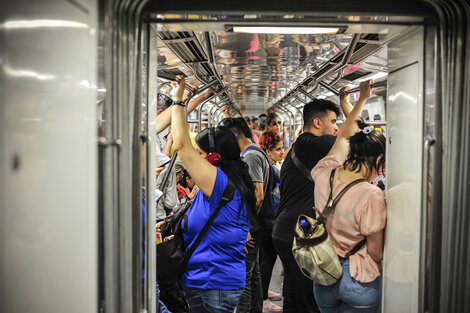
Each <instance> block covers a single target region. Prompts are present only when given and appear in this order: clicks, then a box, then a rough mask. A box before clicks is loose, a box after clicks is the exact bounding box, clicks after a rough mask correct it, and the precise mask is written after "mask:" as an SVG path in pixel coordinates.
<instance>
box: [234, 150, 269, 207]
mask: <svg viewBox="0 0 470 313" xmlns="http://www.w3.org/2000/svg"><path fill="white" fill-rule="evenodd" d="M253 150H255V151H259V152H261V153H262V154H263V155H264V158H265V159H266V162H268V184H266V186H263V192H264V198H263V201H264V199H265V198H266V195H267V190H268V186H267V185H269V180H270V177H271V175H272V177H273V181H274V173H272V169H271V165H272V163H271V160H270V159H269V157H268V155H267V154H266V151H264V150H263V149H261V148H260V147H258V146H251V145H250V146H248V147H246V148H245V150H243V152H242V156H245V155H246V154H247V152H248V151H253ZM273 166H274V165H273ZM263 185H264V182H263Z"/></svg>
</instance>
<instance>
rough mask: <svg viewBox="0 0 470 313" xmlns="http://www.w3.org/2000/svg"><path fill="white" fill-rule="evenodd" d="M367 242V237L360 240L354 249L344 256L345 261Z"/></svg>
mask: <svg viewBox="0 0 470 313" xmlns="http://www.w3.org/2000/svg"><path fill="white" fill-rule="evenodd" d="M366 242H367V237H364V239H362V240H361V241H360V242H359V243H358V244H357V245H355V246H354V248H352V249H351V251H349V252H348V253H346V254H345V255H344V257H343V258H344V259H347V258H349V257H350V256H351V255H353V254H354V253H356V252H357V251H359V249H361V248H362V246H363V245H364V244H365V243H366Z"/></svg>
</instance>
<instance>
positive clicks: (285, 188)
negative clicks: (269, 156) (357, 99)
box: [273, 99, 340, 313]
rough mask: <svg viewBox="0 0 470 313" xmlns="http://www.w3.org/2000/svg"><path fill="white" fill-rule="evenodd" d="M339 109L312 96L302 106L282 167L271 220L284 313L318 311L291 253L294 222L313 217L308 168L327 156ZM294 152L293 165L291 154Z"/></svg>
mask: <svg viewBox="0 0 470 313" xmlns="http://www.w3.org/2000/svg"><path fill="white" fill-rule="evenodd" d="M339 113H340V111H339V108H338V106H337V105H335V104H334V103H333V102H331V101H328V100H321V99H315V100H313V101H311V102H309V103H307V104H306V105H305V107H304V112H303V119H304V132H303V133H302V134H301V135H300V136H299V138H298V139H297V140H296V142H295V143H294V145H293V146H292V148H291V149H290V151H289V153H288V154H287V156H286V158H285V160H284V164H283V165H282V169H281V203H280V204H279V208H278V211H277V218H276V219H275V222H274V228H273V239H274V246H275V247H276V251H277V253H278V255H279V257H280V259H281V261H282V264H283V266H284V302H283V309H284V312H285V313H291V312H298V313H310V312H318V307H317V304H316V302H315V297H314V295H313V282H312V281H311V280H310V279H308V278H307V277H305V276H304V275H303V274H302V273H301V271H300V269H299V267H298V265H297V263H296V261H295V259H294V256H293V255H292V241H293V239H294V229H295V222H296V221H297V217H298V216H299V214H305V215H307V216H311V217H314V216H315V212H314V210H313V209H312V207H313V205H314V203H315V202H314V198H313V190H314V183H313V180H312V178H311V177H310V175H309V174H310V171H311V170H312V168H313V167H314V166H315V165H316V164H317V162H318V161H319V160H321V159H322V158H323V157H325V156H326V154H327V153H328V151H330V149H331V147H332V146H333V143H334V141H335V138H336V137H335V136H334V134H335V133H336V131H337V130H338V126H337V125H336V118H337V116H338V115H339ZM293 152H295V156H296V160H297V161H298V162H297V161H296V163H298V165H300V168H299V167H298V165H296V164H295V163H294V161H293V158H292V154H293Z"/></svg>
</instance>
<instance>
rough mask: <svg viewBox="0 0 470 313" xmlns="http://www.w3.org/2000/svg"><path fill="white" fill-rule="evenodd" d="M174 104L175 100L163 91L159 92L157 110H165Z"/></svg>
mask: <svg viewBox="0 0 470 313" xmlns="http://www.w3.org/2000/svg"><path fill="white" fill-rule="evenodd" d="M172 104H173V100H171V98H170V97H168V96H167V95H165V94H163V93H158V94H157V110H159V109H162V110H163V111H165V110H166V109H168V108H169V107H170V106H171V105H172Z"/></svg>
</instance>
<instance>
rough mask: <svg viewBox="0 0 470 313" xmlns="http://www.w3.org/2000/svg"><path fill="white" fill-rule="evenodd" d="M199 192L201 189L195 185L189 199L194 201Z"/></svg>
mask: <svg viewBox="0 0 470 313" xmlns="http://www.w3.org/2000/svg"><path fill="white" fill-rule="evenodd" d="M198 191H199V187H198V186H197V185H194V186H193V190H191V193H190V194H189V199H194V197H195V196H196V193H197V192H198Z"/></svg>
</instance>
